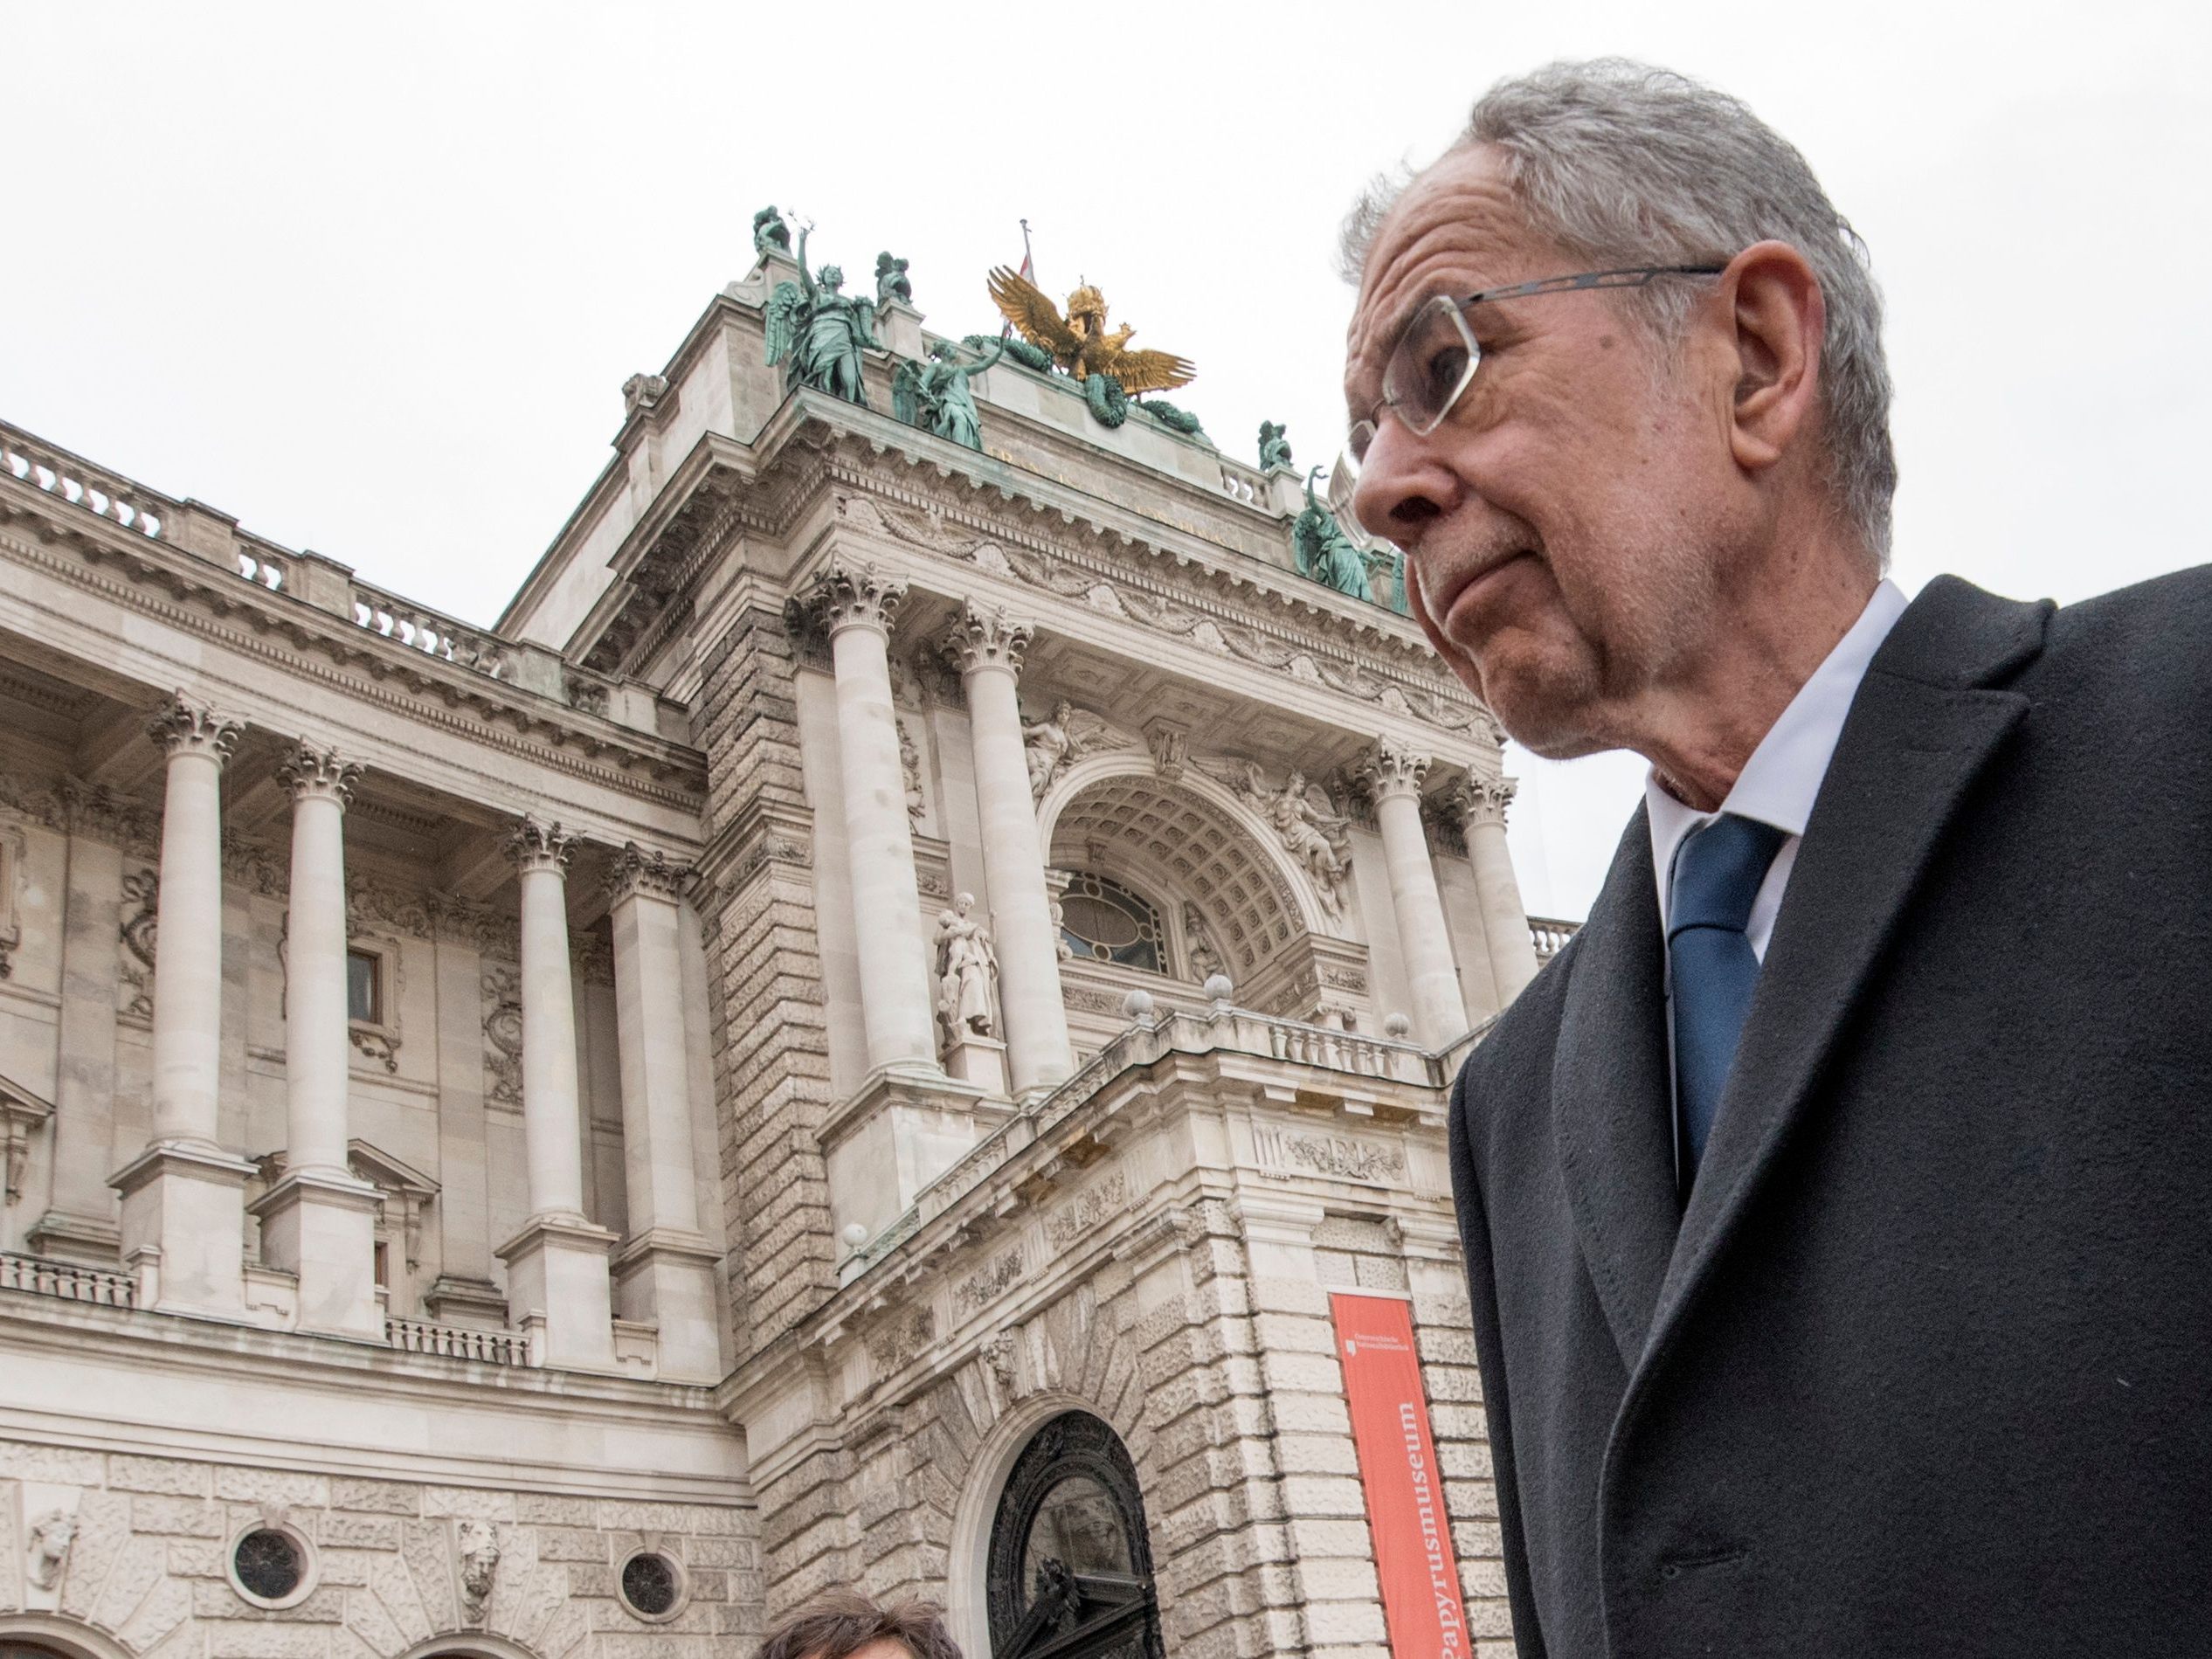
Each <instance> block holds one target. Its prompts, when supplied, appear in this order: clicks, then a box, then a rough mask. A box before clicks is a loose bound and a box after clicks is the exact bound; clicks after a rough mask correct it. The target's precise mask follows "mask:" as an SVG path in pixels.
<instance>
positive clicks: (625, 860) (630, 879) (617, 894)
mask: <svg viewBox="0 0 2212 1659" xmlns="http://www.w3.org/2000/svg"><path fill="white" fill-rule="evenodd" d="M690 879H691V871H690V869H689V868H688V867H687V866H685V865H681V864H675V863H672V862H670V861H669V858H668V855H667V854H666V853H664V852H662V851H660V848H658V847H655V848H654V849H653V851H652V852H651V853H647V852H646V850H645V848H643V847H639V845H638V844H637V843H636V842H635V841H625V842H624V843H623V844H622V850H621V851H620V852H619V853H617V854H615V855H614V856H613V857H612V859H610V860H608V861H607V871H606V880H605V891H606V898H607V902H608V903H609V904H611V905H612V904H619V903H621V902H622V901H623V900H625V899H626V898H628V897H629V896H630V895H632V894H633V893H643V894H646V895H648V896H650V897H653V898H660V899H680V898H681V897H682V896H683V890H684V887H685V885H686V884H687V883H688V881H690Z"/></svg>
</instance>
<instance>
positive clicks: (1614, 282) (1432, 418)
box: [1329, 265, 1728, 517]
mask: <svg viewBox="0 0 2212 1659" xmlns="http://www.w3.org/2000/svg"><path fill="white" fill-rule="evenodd" d="M1727 268H1728V267H1727V266H1725V265H1645V266H1634V267H1632V268H1629V269H1627V270H1621V271H1585V272H1582V273H1580V274H1579V275H1576V276H1560V277H1545V278H1544V279H1542V280H1539V281H1536V282H1521V283H1516V284H1515V285H1514V286H1513V287H1510V288H1485V289H1483V291H1482V292H1481V293H1480V294H1469V295H1468V296H1467V297H1466V298H1465V299H1464V300H1455V299H1453V298H1452V297H1451V296H1450V295H1449V294H1438V295H1437V296H1436V297H1435V298H1434V299H1432V300H1427V301H1422V303H1421V308H1419V309H1418V310H1416V311H1415V312H1414V315H1413V316H1412V318H1411V319H1410V320H1409V321H1407V324H1406V326H1405V328H1403V329H1402V330H1401V331H1400V334H1399V335H1398V339H1397V342H1396V343H1395V344H1393V346H1392V347H1391V349H1390V359H1389V361H1388V362H1387V363H1385V364H1384V365H1383V379H1382V394H1383V395H1382V397H1380V398H1379V399H1378V400H1377V402H1376V404H1375V406H1374V407H1373V409H1372V410H1370V411H1368V415H1367V418H1366V419H1365V420H1362V421H1359V422H1357V423H1356V424H1355V425H1353V426H1352V429H1351V436H1350V437H1349V438H1347V439H1345V440H1344V453H1342V454H1340V455H1339V456H1338V458H1337V465H1336V467H1335V469H1334V470H1333V471H1332V472H1331V474H1329V505H1330V507H1331V508H1333V509H1334V510H1335V511H1336V512H1337V514H1338V516H1340V517H1341V516H1342V515H1344V514H1345V513H1348V512H1349V511H1351V494H1352V490H1353V488H1354V487H1356V486H1357V485H1358V482H1359V468H1360V467H1361V465H1362V463H1364V462H1365V460H1366V459H1367V449H1368V446H1370V445H1371V444H1372V443H1373V442H1374V441H1375V432H1376V430H1377V427H1378V424H1379V422H1380V421H1381V419H1382V414H1383V411H1384V410H1386V409H1387V410H1389V411H1391V412H1392V413H1393V414H1395V415H1396V416H1397V417H1398V419H1399V421H1400V424H1401V425H1404V427H1405V428H1406V430H1407V432H1410V433H1412V434H1413V435H1414V437H1416V438H1426V437H1427V436H1428V434H1429V433H1431V432H1434V431H1435V430H1436V429H1437V427H1439V426H1441V425H1443V423H1444V417H1445V416H1447V415H1448V414H1450V413H1451V412H1452V410H1453V408H1454V406H1455V404H1458V402H1459V400H1460V398H1461V397H1463V396H1465V395H1466V391H1467V389H1468V387H1469V385H1471V384H1473V383H1474V379H1475V371H1476V370H1477V369H1479V368H1481V367H1482V365H1483V348H1482V347H1481V346H1480V345H1479V344H1477V343H1476V339H1475V331H1474V330H1473V329H1472V328H1469V327H1468V326H1467V313H1468V310H1469V308H1470V307H1474V306H1478V305H1482V304H1483V303H1484V302H1486V301H1491V300H1523V299H1527V298H1530V297H1531V296H1532V295H1535V294H1579V293H1580V292H1581V291H1582V290H1584V289H1585V288H1641V287H1644V286H1645V285H1646V284H1648V283H1649V282H1652V281H1654V280H1656V279H1658V278H1660V277H1662V276H1718V275H1719V274H1720V273H1722V272H1723V271H1725V270H1726V269H1727Z"/></svg>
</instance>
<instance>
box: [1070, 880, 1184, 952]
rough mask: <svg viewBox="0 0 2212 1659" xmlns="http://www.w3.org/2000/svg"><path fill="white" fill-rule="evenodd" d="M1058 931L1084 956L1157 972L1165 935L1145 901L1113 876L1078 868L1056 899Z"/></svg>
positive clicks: (1155, 912) (1150, 907)
mask: <svg viewBox="0 0 2212 1659" xmlns="http://www.w3.org/2000/svg"><path fill="white" fill-rule="evenodd" d="M1060 936H1061V938H1062V939H1063V940H1065V941H1066V942H1067V944H1068V948H1069V949H1070V950H1073V951H1074V952H1075V956H1076V958H1077V959H1078V960H1080V961H1084V962H1116V963H1119V964H1121V965H1122V966H1123V967H1125V968H1143V969H1144V970H1145V971H1147V972H1149V973H1162V972H1165V971H1166V967H1167V943H1166V940H1167V936H1166V935H1165V933H1164V932H1162V931H1161V929H1160V913H1159V911H1158V909H1157V908H1155V907H1154V906H1153V904H1152V903H1151V901H1150V900H1148V899H1145V898H1144V897H1143V896H1141V895H1138V894H1136V893H1132V892H1131V891H1130V889H1129V888H1125V887H1123V885H1122V884H1121V883H1120V882H1119V881H1114V880H1113V879H1111V878H1110V877H1109V876H1103V875H1100V874H1096V873H1095V872H1093V871H1090V870H1079V871H1077V872H1076V873H1075V880H1073V881H1070V882H1068V891H1067V892H1066V893H1065V894H1063V895H1061V901H1060Z"/></svg>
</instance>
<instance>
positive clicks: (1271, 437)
mask: <svg viewBox="0 0 2212 1659" xmlns="http://www.w3.org/2000/svg"><path fill="white" fill-rule="evenodd" d="M1286 430H1287V429H1286V428H1284V427H1282V426H1278V425H1275V422H1273V421H1271V420H1263V421H1262V422H1261V423H1260V470H1261V471H1262V472H1263V473H1268V472H1273V471H1274V470H1275V468H1276V467H1288V466H1289V465H1290V440H1289V439H1288V438H1286V437H1284V436H1283V433H1284V432H1285V431H1286Z"/></svg>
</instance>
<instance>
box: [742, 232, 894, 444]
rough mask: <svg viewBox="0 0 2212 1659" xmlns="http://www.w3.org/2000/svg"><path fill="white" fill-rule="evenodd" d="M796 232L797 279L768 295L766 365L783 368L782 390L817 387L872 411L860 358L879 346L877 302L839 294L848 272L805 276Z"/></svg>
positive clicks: (802, 245)
mask: <svg viewBox="0 0 2212 1659" xmlns="http://www.w3.org/2000/svg"><path fill="white" fill-rule="evenodd" d="M813 228H814V227H813V226H812V225H807V224H805V223H804V222H802V223H801V224H800V225H799V229H798V255H797V258H798V281H796V282H778V284H777V285H776V292H775V293H773V294H771V295H769V296H768V361H769V362H770V363H771V364H772V363H782V364H783V365H784V390H785V391H791V390H792V389H793V388H795V387H798V386H813V387H816V388H818V389H819V390H820V391H826V392H828V393H829V394H830V395H831V396H833V397H842V398H843V399H845V401H846V402H847V403H848V404H860V406H861V408H863V409H866V408H867V407H868V387H867V384H866V382H865V381H864V379H863V377H862V375H861V364H862V361H863V360H862V358H861V353H862V352H864V351H867V350H869V349H872V348H874V345H875V343H876V340H875V335H874V322H875V302H874V301H872V300H860V299H854V298H852V297H851V296H849V295H847V294H844V293H842V292H840V290H841V289H842V288H843V287H844V286H845V273H844V271H843V270H842V269H841V268H840V267H839V266H834V265H826V266H823V267H822V269H821V272H820V273H819V276H810V275H808V274H807V271H806V238H807V233H808V232H811V231H812V229H813Z"/></svg>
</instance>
